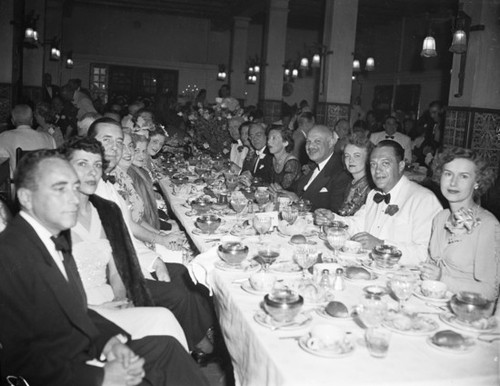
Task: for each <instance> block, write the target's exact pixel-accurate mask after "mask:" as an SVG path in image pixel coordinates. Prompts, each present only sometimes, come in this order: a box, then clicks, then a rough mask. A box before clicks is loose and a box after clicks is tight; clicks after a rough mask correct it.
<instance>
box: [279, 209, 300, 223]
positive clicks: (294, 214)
mask: <svg viewBox="0 0 500 386" xmlns="http://www.w3.org/2000/svg"><path fill="white" fill-rule="evenodd" d="M280 214H281V219H282V220H284V221H286V222H287V223H288V224H289V225H292V224H293V223H294V222H295V221H296V220H297V218H298V217H299V210H298V209H297V208H294V207H291V206H287V207H285V208H283V209H282V211H281V213H280Z"/></svg>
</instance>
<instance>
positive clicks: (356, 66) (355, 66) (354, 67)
mask: <svg viewBox="0 0 500 386" xmlns="http://www.w3.org/2000/svg"><path fill="white" fill-rule="evenodd" d="M352 70H353V71H354V72H358V71H361V65H360V63H359V60H358V59H354V60H353V61H352Z"/></svg>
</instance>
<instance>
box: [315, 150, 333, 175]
mask: <svg viewBox="0 0 500 386" xmlns="http://www.w3.org/2000/svg"><path fill="white" fill-rule="evenodd" d="M332 156H333V153H332V154H330V156H329V157H328V158H327V159H325V160H324V161H321V162H320V163H319V164H318V169H319V171H322V170H323V168H324V167H325V165H326V164H327V163H328V161H330V158H332Z"/></svg>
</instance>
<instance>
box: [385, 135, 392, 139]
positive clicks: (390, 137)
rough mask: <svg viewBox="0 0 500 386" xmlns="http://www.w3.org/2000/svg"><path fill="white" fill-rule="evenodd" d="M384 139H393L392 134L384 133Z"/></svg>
mask: <svg viewBox="0 0 500 386" xmlns="http://www.w3.org/2000/svg"><path fill="white" fill-rule="evenodd" d="M385 139H394V135H386V136H385Z"/></svg>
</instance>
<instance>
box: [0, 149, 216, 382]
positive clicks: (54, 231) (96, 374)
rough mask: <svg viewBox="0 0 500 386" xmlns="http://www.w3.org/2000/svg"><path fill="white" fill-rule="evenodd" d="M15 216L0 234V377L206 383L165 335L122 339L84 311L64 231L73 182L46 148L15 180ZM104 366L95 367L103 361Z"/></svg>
mask: <svg viewBox="0 0 500 386" xmlns="http://www.w3.org/2000/svg"><path fill="white" fill-rule="evenodd" d="M15 185H16V190H17V196H18V199H19V203H20V205H21V212H20V214H18V215H17V216H16V217H15V218H14V220H13V221H12V223H11V224H9V226H8V227H7V228H6V230H5V231H4V232H3V233H2V234H0V251H1V257H0V314H1V315H2V317H1V318H0V343H1V345H2V355H1V366H0V368H1V371H2V373H3V375H2V378H3V376H5V375H7V374H15V375H21V376H23V377H24V379H26V381H27V382H28V383H29V384H30V385H31V386H36V385H39V386H47V385H51V386H54V385H55V386H68V385H72V386H74V385H76V386H80V385H81V386H93V385H96V386H97V385H103V386H108V385H138V384H141V385H146V384H154V385H166V384H167V382H168V384H169V385H171V384H174V385H192V384H195V385H196V384H200V385H206V384H207V382H206V380H205V379H204V378H203V375H202V374H201V373H200V372H199V370H198V368H197V367H196V366H195V365H194V362H193V361H192V360H191V359H190V358H189V356H188V354H187V353H186V352H185V351H184V349H183V348H182V347H181V346H180V344H179V343H178V342H177V341H176V340H175V339H173V338H170V337H146V338H143V339H140V340H137V341H130V342H128V345H127V344H125V343H126V342H127V340H129V337H128V336H127V335H126V333H125V332H124V331H123V330H121V329H120V328H119V327H118V326H116V325H114V324H113V323H111V322H109V321H107V320H106V319H104V318H103V317H101V316H99V315H98V314H97V313H95V312H93V311H91V310H88V309H87V300H86V296H85V291H84V290H83V285H82V283H81V280H80V277H79V275H78V270H77V268H76V264H75V261H74V260H73V257H72V255H71V240H70V238H69V237H68V233H69V232H67V230H68V229H69V228H71V227H72V226H74V225H75V223H76V219H77V214H78V204H79V203H78V196H77V193H78V185H79V181H78V177H77V175H76V173H75V171H74V170H73V168H72V167H71V165H70V164H69V163H68V162H67V161H66V160H65V159H63V158H62V157H61V156H60V155H58V154H57V153H56V152H55V151H53V150H40V151H37V152H34V153H30V154H28V155H26V156H25V157H24V158H23V160H22V161H21V162H20V164H19V165H18V169H17V170H16V174H15ZM102 359H104V360H106V361H105V362H102V361H101V360H102Z"/></svg>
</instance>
